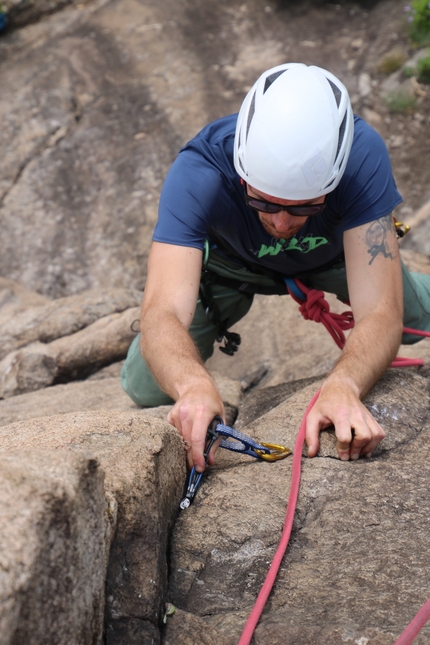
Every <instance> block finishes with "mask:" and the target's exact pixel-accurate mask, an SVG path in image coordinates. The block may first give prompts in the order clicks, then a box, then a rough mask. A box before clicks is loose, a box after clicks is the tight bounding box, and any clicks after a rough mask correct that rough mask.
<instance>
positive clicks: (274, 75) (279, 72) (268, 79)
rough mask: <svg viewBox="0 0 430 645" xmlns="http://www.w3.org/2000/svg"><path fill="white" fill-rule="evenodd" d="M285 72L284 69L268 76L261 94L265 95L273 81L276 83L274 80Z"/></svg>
mask: <svg viewBox="0 0 430 645" xmlns="http://www.w3.org/2000/svg"><path fill="white" fill-rule="evenodd" d="M286 71H287V70H286V69H281V70H280V71H278V72H273V74H270V76H268V77H267V78H266V82H265V83H264V89H263V94H265V93H266V92H267V90H268V89H269V87H270V86H271V85H272V83H273V82H274V81H276V79H277V78H278V77H279V76H281V74H283V73H284V72H286Z"/></svg>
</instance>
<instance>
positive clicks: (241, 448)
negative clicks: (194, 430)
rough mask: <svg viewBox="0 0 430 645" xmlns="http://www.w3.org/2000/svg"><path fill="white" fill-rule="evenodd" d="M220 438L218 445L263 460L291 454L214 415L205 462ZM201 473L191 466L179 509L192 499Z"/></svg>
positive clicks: (206, 446)
mask: <svg viewBox="0 0 430 645" xmlns="http://www.w3.org/2000/svg"><path fill="white" fill-rule="evenodd" d="M220 437H226V438H224V439H221V443H220V447H221V448H226V449H227V450H232V451H233V452H240V453H241V454H243V455H250V456H251V457H255V458H256V459H263V460H265V461H276V460H278V459H283V458H284V457H287V455H289V454H291V450H290V449H289V448H286V447H285V446H279V445H277V444H275V443H265V442H263V441H261V442H260V443H258V442H257V441H255V440H254V439H252V438H251V437H248V436H247V435H246V434H243V432H239V430H236V429H235V428H231V427H230V426H226V425H224V423H223V420H222V419H221V417H218V416H216V417H214V419H213V421H212V422H211V424H210V426H209V428H208V431H207V434H206V444H205V449H204V453H203V456H204V458H205V462H206V464H207V463H208V457H209V453H210V451H211V449H212V447H213V445H214V443H215V442H216V441H217V440H218V439H219V438H220ZM202 477H203V473H198V472H197V471H196V469H195V468H194V467H193V468H192V469H191V471H190V474H189V476H188V484H187V491H186V494H185V497H184V498H183V500H182V501H181V503H180V504H179V506H180V508H181V509H185V508H188V507H189V505H190V504H191V502H192V501H193V499H194V497H195V494H196V493H197V489H198V488H199V486H200V484H201V481H202Z"/></svg>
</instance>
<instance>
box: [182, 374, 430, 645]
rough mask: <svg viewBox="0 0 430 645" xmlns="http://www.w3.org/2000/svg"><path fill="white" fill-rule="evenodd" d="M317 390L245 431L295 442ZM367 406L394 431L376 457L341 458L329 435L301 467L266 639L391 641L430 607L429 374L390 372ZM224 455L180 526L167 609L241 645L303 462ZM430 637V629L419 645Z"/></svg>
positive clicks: (272, 642)
mask: <svg viewBox="0 0 430 645" xmlns="http://www.w3.org/2000/svg"><path fill="white" fill-rule="evenodd" d="M317 388H318V383H317V382H316V383H314V384H312V385H310V386H308V387H306V388H304V389H303V390H300V391H298V392H296V393H295V394H293V395H291V396H289V398H288V399H287V400H286V401H285V402H284V403H280V404H279V405H278V406H277V407H275V408H274V409H272V410H271V411H270V412H268V413H266V414H264V415H262V416H260V417H258V418H257V419H256V420H255V421H254V422H252V423H251V424H248V426H247V427H246V429H245V430H246V432H248V433H249V434H251V435H252V436H255V437H257V438H259V439H262V440H273V441H274V442H276V443H278V442H279V443H284V444H286V445H290V446H292V445H293V442H294V439H295V435H296V433H297V431H298V428H299V425H300V421H301V418H302V415H303V413H304V411H305V408H306V406H307V404H308V402H309V400H310V398H311V395H312V394H313V393H314V392H315V391H316V389H317ZM272 393H273V390H272V391H271V392H269V396H272ZM366 403H367V405H368V406H369V408H370V409H371V410H372V412H373V413H374V414H375V417H376V418H377V419H378V421H379V422H380V423H381V424H382V425H383V427H384V429H385V430H386V432H387V438H386V439H385V440H384V442H383V443H382V445H381V448H380V450H379V451H376V452H375V457H374V458H372V459H371V460H360V461H358V462H348V463H346V464H345V463H342V462H340V461H339V460H338V459H336V458H334V457H335V440H334V436H333V435H332V433H331V432H330V431H326V432H324V433H323V437H322V442H321V444H322V445H321V450H320V453H319V456H318V457H317V458H315V459H313V460H309V461H307V460H305V461H304V462H303V480H302V485H301V490H300V496H299V502H298V508H297V513H296V517H295V521H294V528H293V536H292V541H291V544H290V547H289V549H288V552H287V555H286V558H285V559H284V561H283V564H282V567H281V573H280V577H279V579H278V581H277V583H276V587H275V591H274V594H273V595H272V597H271V600H270V602H269V604H268V606H267V608H266V612H265V614H264V616H263V618H262V621H261V624H260V626H259V628H258V630H257V634H256V642H257V643H259V644H260V645H277V644H278V643H279V645H281V643H291V644H292V643H297V644H300V645H326V644H327V643H328V642H329V643H330V644H331V643H333V645H341V644H343V643H344V642H351V643H354V642H357V641H359V639H360V638H362V639H366V638H367V639H369V640H368V642H369V643H370V642H375V643H381V644H383V645H385V644H387V645H388V643H392V642H394V640H395V637H397V636H398V635H399V634H400V633H401V632H402V631H403V629H404V627H405V626H406V625H407V624H408V622H409V620H411V618H412V617H413V615H414V613H415V612H416V611H417V610H418V609H419V608H420V606H421V605H422V604H423V603H424V602H425V600H426V599H427V595H428V585H427V582H426V574H425V571H426V569H427V567H428V565H429V563H428V562H427V560H428V552H429V546H430V545H429V536H428V531H427V530H426V526H427V517H428V514H429V512H430V506H429V502H428V501H427V500H426V499H424V498H425V495H426V493H425V491H426V485H425V483H424V482H425V481H426V479H427V478H428V476H429V468H430V467H429V466H428V459H427V453H428V448H429V445H430V433H429V430H428V405H429V382H428V373H427V372H426V371H425V370H424V371H422V370H421V372H418V373H417V372H414V371H407V370H401V371H396V372H395V371H390V372H389V373H388V374H387V375H386V376H385V377H384V379H383V380H382V381H381V383H380V384H379V385H378V386H376V387H375V389H374V390H373V391H372V393H371V395H369V397H368V399H367V400H366ZM221 453H223V451H220V452H219V453H218V461H217V465H216V467H215V468H214V469H212V472H211V473H210V476H208V477H207V479H206V481H205V483H204V485H203V487H202V490H201V491H200V492H199V497H198V499H196V502H195V503H194V505H193V506H191V507H190V509H188V510H187V511H186V512H183V513H181V515H180V517H179V519H178V522H177V523H176V526H175V530H174V537H173V542H172V564H171V567H172V575H171V582H170V595H169V601H171V602H172V603H173V604H175V605H176V606H178V607H179V608H180V609H182V610H183V611H187V612H191V613H194V614H196V615H197V616H199V617H200V618H201V619H204V620H205V621H206V622H207V623H208V624H210V625H211V626H216V628H217V629H218V630H220V633H221V634H224V635H226V637H228V638H229V639H230V640H229V641H228V642H229V643H230V642H231V643H232V645H233V643H235V642H237V638H238V635H239V634H240V631H241V628H242V627H243V625H244V622H245V619H246V615H247V613H248V612H249V611H250V609H251V607H252V604H253V601H254V599H255V597H256V594H257V593H258V590H259V588H260V586H261V584H262V581H263V579H264V577H265V574H266V572H267V569H268V566H269V563H270V561H271V558H272V556H273V553H274V551H275V549H276V546H277V543H278V540H279V537H280V532H281V527H282V524H283V520H284V514H285V506H286V501H287V496H288V490H289V482H290V475H291V460H290V459H286V460H284V461H282V462H276V463H275V464H267V463H256V462H254V461H252V462H251V461H250V459H249V458H246V457H241V458H240V459H237V458H234V459H232V458H231V457H230V455H226V454H225V453H224V454H221ZM327 457H328V458H327ZM203 545H204V546H203ZM244 614H245V616H244ZM180 633H181V629H180V627H179V626H178V634H180ZM429 635H430V628H429V627H427V628H425V630H424V631H423V632H422V635H421V636H420V637H419V638H418V639H417V641H416V642H417V643H420V645H424V644H425V643H427V642H428V639H429ZM348 639H349V640H348ZM373 639H375V640H374V641H373ZM195 642H196V643H197V642H198V641H197V640H196V641H195ZM363 642H366V641H365V640H364V641H363Z"/></svg>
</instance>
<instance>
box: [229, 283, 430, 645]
mask: <svg viewBox="0 0 430 645" xmlns="http://www.w3.org/2000/svg"><path fill="white" fill-rule="evenodd" d="M295 282H296V284H297V286H298V287H299V289H300V290H301V291H302V292H303V293H304V294H305V295H306V300H302V299H299V298H297V297H296V296H295V295H294V294H293V293H292V292H291V290H290V288H289V287H288V286H287V289H288V293H289V294H290V296H291V297H292V298H293V299H294V300H295V301H296V302H297V303H298V304H299V305H300V307H299V310H300V313H301V314H302V316H303V317H304V318H305V319H306V320H314V321H315V322H322V323H323V325H324V327H325V328H326V329H327V331H328V332H329V334H330V335H331V336H332V338H333V339H334V341H335V343H336V344H337V345H338V347H340V349H343V347H344V345H345V342H346V338H345V334H344V333H343V330H347V329H352V327H353V326H354V317H353V314H352V311H344V312H343V313H342V314H334V313H331V311H330V306H329V304H328V302H327V300H326V299H325V298H324V292H323V291H318V290H317V289H308V287H306V286H305V285H304V284H303V283H302V282H300V281H299V280H297V279H296V280H295ZM403 332H404V333H405V334H416V335H417V336H429V337H430V332H428V331H421V330H416V329H410V328H409V327H404V329H403ZM423 364H424V362H423V360H422V359H420V358H401V357H400V356H397V357H396V358H395V359H394V361H393V362H392V363H391V367H410V366H412V365H423ZM319 394H320V390H318V392H317V393H316V394H315V395H314V397H313V398H312V400H311V402H310V403H309V405H308V407H307V409H306V412H305V415H304V417H303V420H302V423H301V426H300V430H299V432H298V434H297V438H296V443H295V445H294V456H293V469H292V473H291V485H290V493H289V496H288V503H287V512H286V516H285V523H284V528H283V530H282V535H281V539H280V541H279V545H278V548H277V550H276V553H275V555H274V557H273V560H272V564H271V565H270V569H269V571H268V573H267V576H266V579H265V581H264V583H263V586H262V588H261V590H260V593H259V594H258V596H257V600H256V601H255V605H254V607H253V609H252V611H251V613H250V615H249V617H248V620H247V621H246V624H245V627H244V629H243V632H242V635H241V637H240V640H239V642H238V645H249V643H250V642H251V639H252V637H253V634H254V631H255V628H256V627H257V624H258V621H259V620H260V616H261V614H262V613H263V609H264V606H265V604H266V602H267V599H268V597H269V595H270V592H271V591H272V588H273V585H274V584H275V580H276V576H277V574H278V571H279V567H280V566H281V562H282V558H283V557H284V555H285V551H286V550H287V546H288V543H289V541H290V536H291V530H292V528H293V520H294V514H295V512H296V505H297V498H298V494H299V487H300V476H301V463H302V450H303V443H304V440H305V435H306V420H307V418H308V414H309V412H310V411H311V409H312V408H313V406H314V404H315V402H316V400H317V399H318V397H319ZM429 619H430V599H429V600H428V601H427V602H426V604H425V605H423V607H421V609H420V611H419V612H418V613H417V615H416V616H415V618H413V619H412V620H411V622H410V623H409V625H408V626H407V627H406V629H405V630H404V632H403V633H402V634H401V635H400V636H399V638H398V639H397V641H396V642H395V643H394V645H411V643H412V641H413V640H414V639H415V637H416V636H417V634H418V633H419V632H420V631H421V629H422V628H423V627H424V625H425V624H426V623H427V621H428V620H429Z"/></svg>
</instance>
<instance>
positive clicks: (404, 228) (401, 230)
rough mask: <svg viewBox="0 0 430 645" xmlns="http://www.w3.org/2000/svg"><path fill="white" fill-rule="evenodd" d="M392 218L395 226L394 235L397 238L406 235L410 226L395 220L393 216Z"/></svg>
mask: <svg viewBox="0 0 430 645" xmlns="http://www.w3.org/2000/svg"><path fill="white" fill-rule="evenodd" d="M393 219H394V226H395V228H396V235H397V237H398V238H402V237H404V236H405V235H406V233H409V231H410V230H411V227H410V226H408V224H404V223H403V222H399V221H398V220H396V218H395V217H393Z"/></svg>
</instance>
